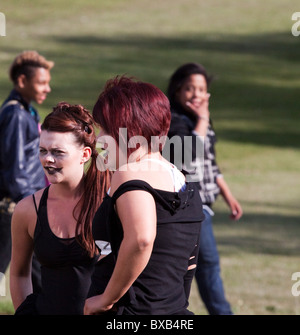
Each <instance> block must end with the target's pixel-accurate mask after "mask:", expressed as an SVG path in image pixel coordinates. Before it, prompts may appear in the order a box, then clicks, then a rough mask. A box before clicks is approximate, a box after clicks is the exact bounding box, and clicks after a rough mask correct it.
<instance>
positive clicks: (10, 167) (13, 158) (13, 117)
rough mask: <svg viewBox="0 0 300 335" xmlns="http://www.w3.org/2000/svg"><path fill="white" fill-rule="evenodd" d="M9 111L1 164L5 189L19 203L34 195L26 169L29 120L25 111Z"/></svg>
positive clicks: (2, 136) (2, 140) (2, 135)
mask: <svg viewBox="0 0 300 335" xmlns="http://www.w3.org/2000/svg"><path fill="white" fill-rule="evenodd" d="M9 109H10V110H9V111H7V112H6V117H5V122H4V124H3V127H2V129H1V156H2V157H1V162H2V163H3V166H2V170H3V182H4V188H5V189H6V190H7V191H8V193H9V194H10V197H11V198H12V199H13V200H14V201H15V202H17V201H19V200H21V199H22V198H24V197H25V196H27V195H29V194H31V193H32V190H31V185H30V182H29V181H30V176H28V175H27V169H26V163H27V162H26V154H25V152H26V148H25V147H26V140H25V138H26V130H27V119H26V115H25V111H21V112H19V111H17V109H18V107H10V108H9Z"/></svg>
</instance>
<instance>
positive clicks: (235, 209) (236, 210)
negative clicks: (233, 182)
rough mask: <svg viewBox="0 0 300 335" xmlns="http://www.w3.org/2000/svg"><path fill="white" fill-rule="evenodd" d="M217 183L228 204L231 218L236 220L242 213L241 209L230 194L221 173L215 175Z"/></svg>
mask: <svg viewBox="0 0 300 335" xmlns="http://www.w3.org/2000/svg"><path fill="white" fill-rule="evenodd" d="M217 184H218V186H219V188H220V190H221V195H222V196H223V198H224V200H225V201H226V203H227V204H228V206H229V208H230V211H231V215H230V217H231V219H233V220H238V219H240V218H241V216H242V215H243V210H242V207H241V205H240V204H239V202H238V201H237V200H236V199H235V197H234V196H233V195H232V193H231V191H230V188H229V186H228V185H227V183H226V181H225V179H224V177H223V176H222V175H220V176H218V177H217Z"/></svg>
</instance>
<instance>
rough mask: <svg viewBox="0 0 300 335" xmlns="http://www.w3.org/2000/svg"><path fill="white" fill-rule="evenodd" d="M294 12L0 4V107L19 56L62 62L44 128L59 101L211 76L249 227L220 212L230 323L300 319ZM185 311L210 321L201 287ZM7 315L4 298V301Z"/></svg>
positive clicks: (216, 4) (273, 7)
mask: <svg viewBox="0 0 300 335" xmlns="http://www.w3.org/2000/svg"><path fill="white" fill-rule="evenodd" d="M299 10H300V9H299V1H296V0H265V1H263V2H262V1H258V0H249V1H237V0H227V1H226V0H219V1H217V0H211V1H205V2H204V1H200V0H188V1H187V0H172V1H171V0H165V1H157V0H153V1H151V2H149V1H146V0H127V1H125V0H114V1H109V0H100V1H99V0H86V1H79V0H72V1H70V0H60V1H59V0H51V1H50V0H43V1H37V0H31V1H30V0H12V1H6V2H5V4H3V3H1V5H0V12H3V13H4V14H5V16H6V23H7V25H6V35H7V36H6V37H0V64H1V65H0V100H1V101H2V100H4V98H5V97H6V96H7V94H8V93H9V90H10V88H11V84H10V82H9V81H8V77H7V70H8V67H9V65H10V63H11V61H12V60H13V58H14V57H15V55H16V54H17V53H19V52H21V51H23V50H25V49H36V50H38V51H39V52H40V53H41V54H43V55H45V56H46V57H47V58H49V59H52V60H54V61H55V63H56V65H55V67H54V68H53V70H52V82H51V84H52V93H51V94H50V95H49V97H48V99H47V100H46V102H45V103H44V104H43V105H42V106H41V107H39V111H40V112H41V115H42V117H44V116H45V115H46V113H48V112H49V111H51V108H52V107H53V106H54V105H55V104H56V103H57V102H59V101H62V100H64V101H68V102H70V103H81V104H84V105H85V106H86V107H88V108H89V109H91V108H92V107H93V104H94V102H95V101H96V99H97V96H98V94H99V92H100V90H101V89H102V87H103V85H104V83H105V81H106V80H107V79H109V78H110V77H112V76H115V75H118V74H124V73H126V74H128V75H131V76H135V77H137V78H139V79H141V80H143V81H148V82H151V83H153V84H155V85H157V86H158V87H160V88H161V89H162V90H163V91H165V89H166V87H167V81H168V78H169V77H170V75H171V74H172V72H173V71H174V70H175V69H176V68H177V67H178V66H179V65H181V64H182V63H184V62H190V61H196V62H199V63H202V64H203V65H205V67H206V68H207V70H208V71H209V73H211V74H213V75H214V76H215V81H214V82H213V84H212V86H211V100H210V110H211V115H212V118H213V120H214V126H215V129H216V132H217V135H218V144H217V155H218V162H219V165H220V167H221V170H222V172H223V174H224V176H225V179H226V180H227V182H228V184H229V185H230V186H231V189H232V191H233V193H234V194H235V196H236V197H237V198H238V199H239V200H240V202H241V204H242V206H243V209H244V216H243V217H242V219H241V220H240V222H238V223H236V222H231V221H230V219H229V217H228V213H227V208H226V205H225V204H224V203H223V201H222V199H221V198H220V199H218V201H217V203H216V205H215V207H214V209H215V212H216V215H215V220H214V221H215V224H214V229H215V235H216V238H217V241H218V248H219V251H220V257H221V267H222V277H223V280H224V286H225V289H226V294H227V297H228V300H229V301H230V302H231V305H232V308H233V310H234V312H235V314H247V315H248V314H249V315H254V314H255V315H262V314H276V315H284V314H300V297H294V296H293V295H292V293H291V288H292V285H293V283H294V282H293V281H292V280H291V276H292V274H293V273H294V272H298V271H300V205H299V199H300V150H299V149H300V130H299V129H300V118H299V116H300V109H299V106H300V104H299V103H300V98H299V97H300V64H299V59H300V36H299V37H294V36H293V35H292V33H291V28H292V25H293V24H294V22H293V21H292V20H291V17H292V14H293V13H294V12H297V11H299ZM190 307H191V310H193V311H194V312H195V313H196V314H206V310H205V308H204V307H203V304H202V302H201V299H200V298H199V296H198V292H197V289H196V286H195V285H193V288H192V294H191V299H190ZM0 308H1V310H2V313H11V312H12V308H11V304H10V299H9V296H7V297H0Z"/></svg>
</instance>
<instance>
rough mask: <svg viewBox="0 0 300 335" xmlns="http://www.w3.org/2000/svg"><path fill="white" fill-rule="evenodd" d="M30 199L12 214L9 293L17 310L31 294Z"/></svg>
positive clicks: (31, 243)
mask: <svg viewBox="0 0 300 335" xmlns="http://www.w3.org/2000/svg"><path fill="white" fill-rule="evenodd" d="M30 201H31V202H32V198H31V197H27V198H25V199H23V200H21V201H20V202H19V203H18V204H17V206H16V208H15V210H14V213H13V216H12V223H11V231H12V257H11V264H10V292H11V297H12V302H13V305H14V308H15V309H17V308H18V307H19V306H20V304H21V303H22V302H23V301H24V300H25V298H26V297H27V296H28V295H29V294H31V293H32V282H31V260H32V253H33V239H32V237H31V236H30V234H29V222H32V219H33V218H32V211H31V210H30V206H32V203H30Z"/></svg>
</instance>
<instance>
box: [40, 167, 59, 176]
mask: <svg viewBox="0 0 300 335" xmlns="http://www.w3.org/2000/svg"><path fill="white" fill-rule="evenodd" d="M44 169H45V170H46V171H47V173H48V174H49V175H54V174H55V173H58V172H60V171H61V170H62V168H55V167H53V166H45V167H44Z"/></svg>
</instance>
